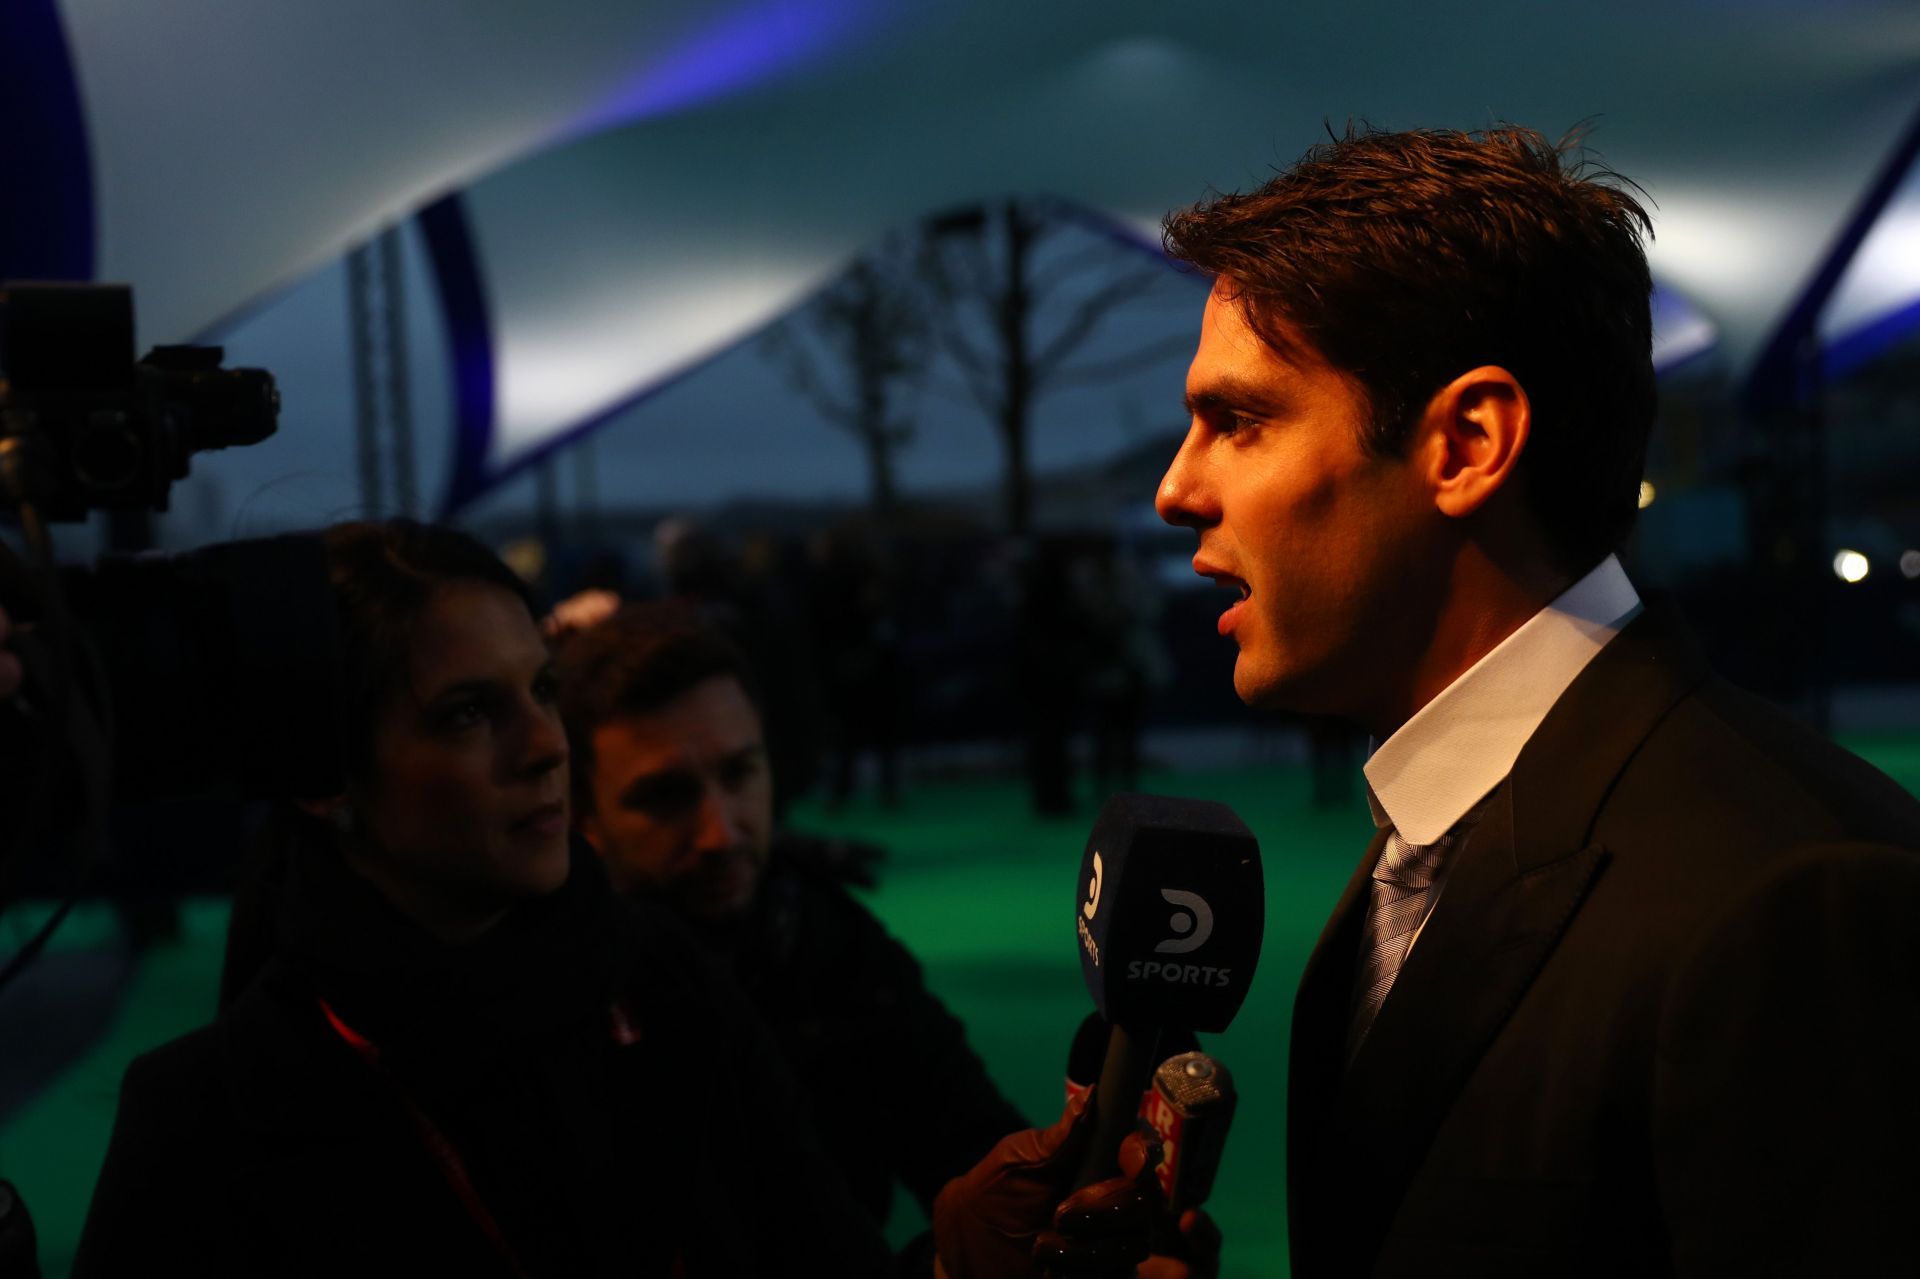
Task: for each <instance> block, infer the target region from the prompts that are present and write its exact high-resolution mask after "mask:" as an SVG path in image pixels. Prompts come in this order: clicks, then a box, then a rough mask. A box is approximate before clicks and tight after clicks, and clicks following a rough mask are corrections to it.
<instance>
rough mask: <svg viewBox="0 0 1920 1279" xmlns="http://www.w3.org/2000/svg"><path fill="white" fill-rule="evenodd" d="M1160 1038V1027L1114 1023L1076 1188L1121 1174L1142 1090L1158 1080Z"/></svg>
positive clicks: (1138, 1114)
mask: <svg viewBox="0 0 1920 1279" xmlns="http://www.w3.org/2000/svg"><path fill="white" fill-rule="evenodd" d="M1159 1038H1160V1030H1159V1027H1157V1026H1132V1027H1130V1026H1125V1025H1121V1024H1120V1023H1118V1022H1116V1023H1114V1027H1113V1030H1112V1033H1110V1034H1109V1035H1108V1036H1107V1056H1106V1060H1105V1061H1103V1062H1102V1063H1101V1065H1100V1084H1099V1087H1098V1088H1096V1089H1095V1091H1094V1095H1093V1103H1094V1120H1093V1140H1092V1141H1091V1142H1089V1143H1088V1145H1087V1153H1086V1157H1085V1158H1083V1159H1082V1160H1081V1161H1080V1173H1079V1175H1078V1176H1077V1177H1075V1178H1074V1181H1073V1188H1074V1189H1075V1190H1079V1189H1081V1188H1082V1187H1084V1186H1091V1185H1092V1184H1093V1183H1094V1182H1096V1181H1105V1180H1106V1179H1107V1178H1109V1177H1113V1176H1117V1175H1118V1174H1119V1171H1120V1143H1121V1142H1123V1141H1125V1140H1126V1139H1127V1134H1128V1133H1130V1132H1132V1131H1133V1130H1134V1129H1135V1128H1137V1127H1139V1125H1140V1094H1141V1093H1143V1092H1145V1091H1146V1090H1147V1089H1148V1088H1150V1087H1151V1086H1152V1084H1153V1069H1154V1067H1155V1066H1156V1065H1157V1064H1158V1063H1157V1062H1156V1061H1155V1060H1154V1055H1153V1050H1154V1047H1155V1045H1156V1043H1157V1042H1158V1040H1159Z"/></svg>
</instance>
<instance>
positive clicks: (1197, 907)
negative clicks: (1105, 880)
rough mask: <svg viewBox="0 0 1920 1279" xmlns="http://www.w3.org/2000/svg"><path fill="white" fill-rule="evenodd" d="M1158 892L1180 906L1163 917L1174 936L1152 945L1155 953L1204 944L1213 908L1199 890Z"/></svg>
mask: <svg viewBox="0 0 1920 1279" xmlns="http://www.w3.org/2000/svg"><path fill="white" fill-rule="evenodd" d="M1094 872H1095V874H1096V875H1097V874H1098V873H1099V862H1098V861H1096V862H1095V863H1094ZM1160 895H1161V896H1162V897H1164V898H1166V899H1167V901H1168V902H1169V903H1170V904H1171V905H1174V906H1177V907H1179V908H1180V909H1178V910H1176V911H1174V912H1173V917H1172V918H1170V919H1169V920H1167V927H1168V928H1170V929H1172V930H1173V933H1174V935H1173V936H1172V937H1169V938H1167V939H1166V940H1165V941H1163V942H1161V943H1160V944H1159V945H1158V946H1155V947H1154V948H1153V950H1154V953H1155V954H1156V955H1184V954H1186V953H1187V952H1188V951H1194V950H1199V949H1200V948H1201V947H1202V946H1204V945H1206V944H1207V938H1209V937H1211V936H1213V907H1211V906H1209V905H1207V899H1206V898H1204V897H1202V896H1201V895H1200V894H1199V893H1185V892H1181V891H1180V890H1179V889H1178V888H1163V889H1161V890H1160Z"/></svg>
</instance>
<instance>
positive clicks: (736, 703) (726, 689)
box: [580, 675, 773, 922]
mask: <svg viewBox="0 0 1920 1279" xmlns="http://www.w3.org/2000/svg"><path fill="white" fill-rule="evenodd" d="M592 740H593V772H592V776H591V778H590V786H591V794H592V799H593V803H592V806H591V809H590V811H588V812H587V813H585V814H583V815H582V818H581V823H580V830H581V833H582V834H584V835H585V836H586V837H587V839H588V840H590V841H591V842H592V843H593V845H594V847H595V848H597V849H598V850H599V851H600V855H601V857H602V858H603V859H604V861H605V863H606V866H607V872H608V874H609V876H610V877H611V878H612V880H613V883H614V886H615V888H617V889H618V890H619V891H621V892H623V893H629V894H645V895H648V896H652V897H656V898H659V899H661V900H663V901H665V902H667V903H668V904H669V905H671V906H672V907H673V908H674V909H675V910H676V911H677V912H679V913H680V914H682V915H684V916H687V917H688V918H691V919H697V920H701V921H704V922H718V921H721V920H725V919H727V918H730V917H732V916H734V915H737V914H739V913H740V912H741V911H743V910H745V909H746V907H747V906H748V905H749V904H751V902H752V901H753V895H754V892H755V890H756V889H757V888H758V887H759V883H760V874H761V872H762V871H763V870H764V869H765V868H766V864H767V854H768V850H769V849H770V847H771V844H772V838H773V776H772V774H771V773H770V772H769V771H768V767H767V751H766V744H765V741H764V738H763V734H762V732H761V727H760V716H759V713H758V712H757V711H755V710H754V707H753V703H752V701H751V700H749V699H748V697H747V694H746V690H744V689H743V688H742V687H741V686H740V682H739V681H738V680H736V679H734V678H732V677H731V676H727V675H717V676H714V677H713V678H711V679H708V680H706V681H704V682H702V683H700V684H696V685H695V686H694V687H692V688H690V689H688V690H687V691H686V692H684V693H681V694H680V695H679V696H677V697H675V698H674V699H673V700H671V701H669V702H667V703H666V704H665V705H663V706H661V707H659V708H658V709H656V710H652V711H644V712H637V713H627V714H622V715H618V716H616V717H614V718H613V719H610V720H607V721H606V722H605V723H602V724H601V725H600V726H599V727H598V728H596V729H594V731H593V739H592Z"/></svg>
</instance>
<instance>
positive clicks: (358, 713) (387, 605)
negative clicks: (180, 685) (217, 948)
mask: <svg viewBox="0 0 1920 1279" xmlns="http://www.w3.org/2000/svg"><path fill="white" fill-rule="evenodd" d="M320 540H321V544H322V545H323V546H324V547H325V548H326V558H327V577H328V584H329V586H330V587H331V588H332V591H333V603H334V616H335V651H336V658H337V661H336V667H337V669H336V671H335V677H336V679H337V681H338V683H337V685H336V687H337V690H338V693H339V696H338V697H337V699H336V701H335V708H336V709H335V715H334V724H333V729H334V735H335V739H336V740H337V741H338V742H339V745H340V750H341V752H342V759H341V764H342V767H343V770H344V772H345V774H346V776H348V777H364V776H366V774H367V773H368V771H369V770H370V769H371V766H372V762H373V760H372V754H373V723H374V720H375V718H376V717H377V716H378V714H379V712H380V707H381V705H382V704H383V703H384V702H385V701H386V699H387V697H388V696H389V695H390V694H391V693H392V692H393V690H394V689H395V688H397V687H399V686H400V685H401V684H402V683H403V682H404V681H405V680H406V678H407V660H408V654H409V652H410V651H411V648H412V633H413V624H414V621H415V619H417V618H418V617H419V616H420V613H421V611H422V610H423V609H424V608H425V607H426V606H427V602H428V601H429V600H430V599H431V598H432V597H433V593H434V592H435V591H436V590H438V589H440V588H441V587H443V586H447V585H450V584H452V583H457V582H481V583H485V584H487V585H490V586H498V587H500V588H501V589H502V590H505V591H507V592H509V593H511V594H512V595H513V596H514V598H516V599H518V600H520V601H521V602H522V603H523V604H525V605H526V606H527V614H528V616H530V617H531V616H536V614H535V610H534V606H533V599H532V597H531V596H530V595H529V594H528V592H527V586H526V583H525V582H522V581H521V580H520V578H519V577H518V576H516V575H515V574H514V572H513V570H512V569H510V568H508V567H507V566H506V565H505V564H503V563H501V562H500V559H499V557H498V556H496V555H495V554H494V553H493V552H492V551H490V550H488V549H487V548H486V547H485V546H484V545H482V544H481V543H480V542H478V541H477V540H475V539H474V538H472V537H470V536H468V535H467V534H465V533H461V532H458V531H456V530H454V529H450V528H443V527H441V526H439V525H435V524H422V523H419V522H418V521H415V520H404V519H401V520H388V521H384V522H380V523H374V522H370V521H360V522H354V523H349V524H335V525H334V526H332V527H331V528H328V529H325V530H323V531H322V532H321V534H320ZM288 798H321V797H318V796H297V797H294V796H290V797H288ZM335 840H336V836H335V835H334V834H333V832H331V831H330V830H329V829H328V828H327V825H326V823H325V822H322V821H320V820H319V819H317V818H314V817H311V816H309V815H307V814H306V813H304V812H302V811H301V810H300V809H298V808H296V807H295V806H294V805H293V804H291V803H279V804H275V805H274V806H273V809H272V811H270V812H269V814H268V815H267V818H266V824H265V825H264V827H263V828H262V829H261V831H260V834H259V836H258V838H257V839H256V840H255V841H254V843H253V846H252V847H251V848H249V849H248V850H247V851H246V852H245V853H243V854H242V856H241V858H240V863H239V865H238V866H237V867H236V868H235V873H234V889H233V911H232V915H231V917H230V919H229V922H228V926H227V947H226V955H225V958H224V961H223V963H222V965H221V973H220V1007H221V1008H222V1009H225V1008H227V1007H228V1006H230V1005H231V1004H232V1003H233V1001H234V1000H235V999H237V998H239V996H240V993H241V992H242V991H244V990H245V989H246V987H247V986H248V984H250V983H251V982H252V981H253V979H254V978H255V977H256V976H258V974H259V973H260V971H261V969H262V968H264V967H265V966H266V964H267V961H268V959H269V958H270V957H271V956H272V955H273V952H274V950H275V948H276V946H277V945H278V935H277V927H276V923H275V913H274V903H275V900H276V898H277V897H278V895H279V893H280V891H281V885H282V881H283V879H284V877H285V875H286V873H287V867H288V865H289V863H290V862H291V860H292V859H294V858H297V857H300V856H311V855H321V854H324V853H326V852H329V851H331V850H332V849H333V848H334V847H335Z"/></svg>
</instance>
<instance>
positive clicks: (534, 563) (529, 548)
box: [500, 537, 547, 582]
mask: <svg viewBox="0 0 1920 1279" xmlns="http://www.w3.org/2000/svg"><path fill="white" fill-rule="evenodd" d="M500 558H501V559H502V560H505V561H506V565H507V567H508V568H510V569H512V570H513V571H514V573H515V574H517V575H518V576H519V578H520V580H521V581H523V582H534V581H538V580H539V578H540V574H541V573H542V572H544V571H545V570H546V567H547V548H546V545H545V544H544V543H542V542H541V541H540V539H539V538H537V537H523V538H521V539H519V540H518V541H515V542H509V543H507V544H506V545H505V546H503V547H501V548H500Z"/></svg>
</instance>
